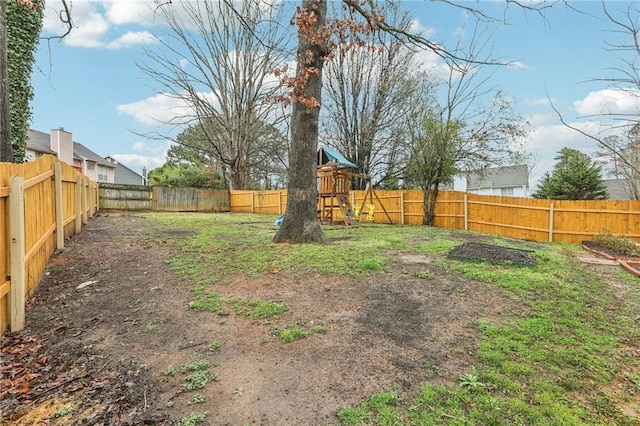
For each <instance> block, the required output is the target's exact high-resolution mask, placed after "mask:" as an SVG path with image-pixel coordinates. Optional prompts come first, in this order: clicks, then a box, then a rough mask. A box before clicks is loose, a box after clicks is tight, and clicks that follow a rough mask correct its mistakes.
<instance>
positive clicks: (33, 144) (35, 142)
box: [27, 129, 55, 155]
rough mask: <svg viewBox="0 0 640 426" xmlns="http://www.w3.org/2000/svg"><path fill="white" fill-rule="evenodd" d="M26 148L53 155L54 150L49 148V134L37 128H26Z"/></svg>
mask: <svg viewBox="0 0 640 426" xmlns="http://www.w3.org/2000/svg"><path fill="white" fill-rule="evenodd" d="M27 149H30V150H31V151H35V152H42V153H43V154H53V155H55V152H54V151H52V150H51V136H50V135H49V134H48V133H44V132H39V131H37V130H32V129H29V130H27Z"/></svg>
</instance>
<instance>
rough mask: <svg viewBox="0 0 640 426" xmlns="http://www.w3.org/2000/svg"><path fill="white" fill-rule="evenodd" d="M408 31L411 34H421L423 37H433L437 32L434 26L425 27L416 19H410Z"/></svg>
mask: <svg viewBox="0 0 640 426" xmlns="http://www.w3.org/2000/svg"><path fill="white" fill-rule="evenodd" d="M409 32H411V33H413V34H419V35H421V36H422V37H425V38H430V37H433V36H434V35H435V34H436V33H437V31H436V30H435V28H431V27H425V26H424V25H422V24H421V23H420V21H419V20H417V19H414V20H413V21H411V26H410V27H409Z"/></svg>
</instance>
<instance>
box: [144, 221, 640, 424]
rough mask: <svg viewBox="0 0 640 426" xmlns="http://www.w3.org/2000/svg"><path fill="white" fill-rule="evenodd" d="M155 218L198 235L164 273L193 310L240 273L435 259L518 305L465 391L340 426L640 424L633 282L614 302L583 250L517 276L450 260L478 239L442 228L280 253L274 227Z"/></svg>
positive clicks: (541, 251)
mask: <svg viewBox="0 0 640 426" xmlns="http://www.w3.org/2000/svg"><path fill="white" fill-rule="evenodd" d="M150 218H152V219H153V220H156V221H159V222H161V223H163V224H164V225H165V226H167V227H171V228H185V229H190V230H193V232H194V233H193V235H191V236H189V237H187V238H185V239H184V240H182V242H181V250H180V251H179V252H178V253H179V254H178V255H176V256H175V258H172V259H170V260H169V261H168V263H169V265H170V266H171V267H172V268H173V269H174V270H175V271H176V272H177V273H178V274H188V275H190V276H192V278H193V279H194V281H195V286H194V289H193V291H194V293H195V294H196V298H195V300H196V301H197V300H198V298H199V297H201V296H202V295H203V294H206V295H207V296H208V297H212V296H211V293H210V292H209V290H207V288H209V286H210V285H211V284H214V283H221V284H225V283H227V282H229V280H231V279H232V278H233V277H234V276H236V275H237V274H247V275H249V276H251V275H254V274H261V273H266V272H269V271H283V270H291V269H296V270H307V271H309V272H308V273H311V274H319V275H323V274H338V275H347V276H352V277H355V278H361V277H363V276H367V275H369V276H370V275H385V274H390V273H393V270H392V268H391V267H389V266H388V265H387V261H388V259H389V257H391V256H398V255H401V254H402V253H410V254H413V255H416V254H428V255H429V256H430V259H431V263H432V264H435V265H437V266H438V267H439V268H440V271H441V272H440V273H446V274H452V275H462V276H464V277H466V279H469V280H476V281H480V282H483V283H487V284H488V285H489V287H488V288H489V291H496V292H502V293H504V294H506V295H507V296H508V297H509V298H511V299H513V300H517V301H518V304H519V305H521V307H520V308H519V309H518V310H517V311H514V312H512V314H513V315H512V316H513V317H512V318H511V319H510V320H508V321H506V322H496V321H492V320H479V321H477V323H476V326H477V328H478V330H480V333H481V338H480V340H479V342H478V344H477V352H476V353H475V359H476V360H475V364H474V365H473V366H472V368H471V370H470V371H468V372H463V371H460V377H459V383H457V384H456V385H439V384H432V383H430V381H429V379H428V378H426V379H425V380H424V383H423V384H422V386H421V389H420V391H419V392H418V393H417V394H415V395H399V394H398V393H397V392H395V391H394V390H393V389H388V390H385V391H381V392H377V393H374V394H372V395H371V396H369V397H368V398H367V399H365V400H364V401H362V402H361V403H360V404H357V405H355V406H345V407H344V408H342V409H341V410H340V411H339V412H338V414H337V415H338V418H339V419H340V420H341V421H342V423H344V424H383V425H391V424H394V425H396V424H443V425H445V424H446V425H453V424H455V425H472V424H483V425H492V424H495V425H501V424H512V425H549V424H558V425H560V424H571V425H577V424H617V425H632V424H639V423H638V421H639V420H638V417H637V416H638V411H637V407H638V403H639V402H640V398H639V395H640V375H639V374H638V363H637V362H638V360H637V358H634V356H633V354H634V353H635V352H634V351H631V350H630V348H631V347H634V348H635V345H637V342H638V337H639V336H638V330H639V329H638V324H637V321H638V314H637V312H638V311H637V309H638V295H639V293H638V286H637V281H636V279H635V278H633V277H631V276H629V275H625V274H624V273H622V272H619V273H618V274H617V275H618V276H617V278H619V279H620V280H622V281H624V282H626V283H627V284H628V286H629V289H630V290H629V293H628V294H627V295H625V296H624V297H623V298H621V297H619V295H616V294H614V293H613V292H612V288H610V287H609V286H608V285H607V282H602V280H601V279H599V277H598V276H597V275H596V274H594V272H593V271H591V270H589V269H587V268H585V267H582V266H580V265H578V264H577V263H576V260H575V259H574V257H573V254H574V253H575V252H576V251H578V250H579V249H578V247H577V246H573V245H558V244H553V245H538V244H536V245H531V246H532V247H535V252H536V256H537V261H538V266H537V267H535V268H517V267H505V266H496V265H492V264H487V263H482V262H461V261H456V260H450V259H448V258H447V256H446V254H447V253H448V251H449V250H450V249H451V248H453V247H454V246H456V245H458V244H461V243H462V242H464V240H465V237H471V234H468V235H465V234H464V233H451V232H450V231H447V230H443V229H436V228H424V227H402V226H384V225H367V226H361V227H359V228H353V229H344V228H342V227H340V228H335V229H328V230H326V231H325V234H326V235H327V237H329V238H330V239H334V240H335V241H334V243H333V244H332V245H330V246H322V245H280V246H276V245H274V244H272V243H270V239H271V238H272V236H273V230H272V228H271V227H268V226H264V224H265V222H266V223H268V221H270V220H271V219H272V218H271V217H270V216H267V217H262V216H258V215H235V214H234V215H213V216H202V215H196V216H194V215H153V216H150ZM492 242H493V243H494V244H498V245H503V246H512V245H514V244H515V245H520V246H523V245H526V244H523V243H520V242H515V243H514V241H513V240H506V239H505V240H503V239H500V238H493V241H492ZM418 276H419V275H418ZM211 277H215V279H214V280H211ZM430 279H433V277H430ZM226 304H233V302H226ZM223 305H224V303H223ZM216 309H224V308H216ZM636 349H637V348H636Z"/></svg>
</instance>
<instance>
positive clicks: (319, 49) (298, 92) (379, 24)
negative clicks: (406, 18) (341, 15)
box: [274, 0, 556, 242]
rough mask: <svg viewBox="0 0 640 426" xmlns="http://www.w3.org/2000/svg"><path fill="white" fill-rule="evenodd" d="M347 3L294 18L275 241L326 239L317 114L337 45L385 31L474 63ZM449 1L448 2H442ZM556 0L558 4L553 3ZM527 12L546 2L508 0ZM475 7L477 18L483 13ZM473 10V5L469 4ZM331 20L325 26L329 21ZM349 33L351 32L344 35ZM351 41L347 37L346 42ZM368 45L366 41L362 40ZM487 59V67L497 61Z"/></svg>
mask: <svg viewBox="0 0 640 426" xmlns="http://www.w3.org/2000/svg"><path fill="white" fill-rule="evenodd" d="M342 2H343V3H344V4H346V5H347V6H348V7H349V19H345V20H331V21H330V22H327V21H326V11H327V3H326V1H325V0H303V1H302V7H301V8H299V9H298V13H297V15H296V17H295V20H294V22H295V23H296V24H297V26H298V52H297V62H296V63H297V65H296V78H295V80H294V81H291V82H290V87H291V93H290V99H291V100H292V101H293V114H292V118H291V148H290V151H289V157H290V158H289V161H290V172H289V181H288V188H289V195H288V197H287V214H286V216H285V219H284V221H283V223H282V226H281V227H280V229H279V230H278V232H277V233H276V235H275V237H274V241H275V242H286V241H289V242H323V241H326V239H325V238H324V236H323V235H322V230H321V229H320V225H319V224H318V221H317V211H316V203H317V188H316V168H315V163H316V158H315V154H316V151H317V146H318V145H317V144H318V116H319V110H320V106H321V94H322V79H321V76H322V69H323V60H324V59H327V58H330V57H331V54H332V53H333V52H334V51H335V48H336V46H338V45H339V44H344V43H349V42H350V43H353V44H354V45H358V44H360V43H361V42H362V39H361V37H360V35H362V34H367V33H368V32H371V31H373V32H385V33H389V34H391V35H392V36H393V37H396V38H397V39H398V40H401V41H403V42H404V43H406V44H407V45H411V46H414V47H420V48H423V49H428V50H430V51H432V52H433V53H435V54H436V55H438V56H440V57H441V58H443V59H448V60H449V61H450V62H451V63H452V64H455V65H456V67H457V68H459V69H460V68H462V66H461V65H464V64H469V63H476V64H477V62H474V61H473V59H468V58H465V56H464V53H460V52H457V51H456V50H448V49H447V48H446V47H444V46H442V45H440V44H438V43H435V42H433V41H431V40H429V39H427V38H425V37H423V36H421V35H416V34H412V33H410V32H409V31H405V30H403V29H400V28H397V27H394V26H393V25H390V24H388V23H386V22H385V21H384V19H382V17H383V16H384V13H382V11H381V10H380V9H379V8H378V7H376V5H375V4H374V3H373V2H370V1H366V2H362V1H359V0H342ZM446 3H450V2H448V1H447V2H446ZM552 3H556V2H552ZM510 4H517V5H519V7H522V8H524V9H527V10H532V11H540V10H542V9H545V8H547V7H549V6H550V5H549V3H547V2H533V3H524V2H523V3H522V5H520V3H519V2H515V1H509V2H507V5H510ZM480 7H481V6H479V5H478V15H477V16H479V19H483V20H484V19H486V18H484V17H482V12H481V10H480V9H479V8H480ZM470 9H473V8H470ZM328 24H329V25H328ZM347 33H349V35H351V38H350V39H348V37H347ZM348 40H350V41H348ZM365 44H366V43H365ZM498 64H500V62H499V61H493V60H492V61H490V62H488V63H485V65H498Z"/></svg>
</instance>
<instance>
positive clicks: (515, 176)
mask: <svg viewBox="0 0 640 426" xmlns="http://www.w3.org/2000/svg"><path fill="white" fill-rule="evenodd" d="M466 190H467V192H471V193H473V194H480V195H507V196H510V197H528V196H529V168H528V167H527V165H526V164H521V165H517V166H503V167H493V168H488V169H485V170H484V171H483V172H482V173H472V174H470V175H469V176H467V189H466Z"/></svg>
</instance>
